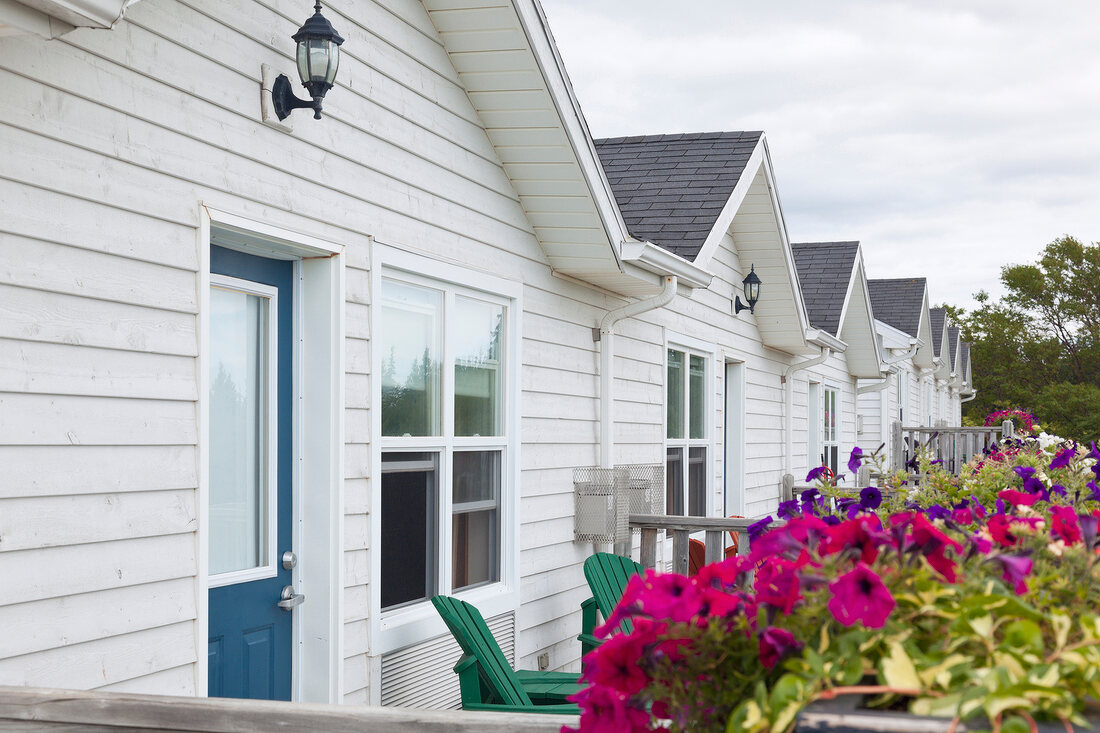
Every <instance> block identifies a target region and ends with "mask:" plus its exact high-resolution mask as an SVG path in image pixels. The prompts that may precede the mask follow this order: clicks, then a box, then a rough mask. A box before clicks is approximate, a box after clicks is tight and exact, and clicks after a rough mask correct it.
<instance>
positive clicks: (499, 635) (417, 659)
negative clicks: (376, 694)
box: [382, 613, 516, 710]
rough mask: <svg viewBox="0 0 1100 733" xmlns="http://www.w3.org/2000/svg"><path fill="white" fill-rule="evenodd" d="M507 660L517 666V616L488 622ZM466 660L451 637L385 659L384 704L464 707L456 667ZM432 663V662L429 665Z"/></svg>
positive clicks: (427, 642)
mask: <svg viewBox="0 0 1100 733" xmlns="http://www.w3.org/2000/svg"><path fill="white" fill-rule="evenodd" d="M486 623H487V624H488V626H489V630H490V631H492V632H493V637H494V638H495V639H496V640H497V643H498V644H499V645H500V650H501V651H502V652H503V653H504V658H505V659H507V660H508V663H509V664H511V665H513V667H514V666H515V657H516V655H515V648H516V646H515V616H514V615H513V614H511V613H506V614H502V615H500V616H496V617H494V618H490V619H486ZM461 656H462V650H461V649H460V648H459V646H458V642H456V641H455V640H454V637H453V636H451V635H450V634H446V635H445V636H437V637H435V638H434V639H429V640H428V641H424V642H421V643H419V644H416V645H414V646H411V647H407V648H405V649H401V650H398V651H395V652H392V653H390V654H386V655H384V656H383V657H382V704H383V705H392V706H395V707H408V708H454V709H456V710H457V709H458V708H459V707H460V706H461V698H460V696H459V692H458V675H457V674H455V673H454V665H455V664H456V663H457V662H458V660H459V658H460V657H461ZM429 662H432V663H431V664H429Z"/></svg>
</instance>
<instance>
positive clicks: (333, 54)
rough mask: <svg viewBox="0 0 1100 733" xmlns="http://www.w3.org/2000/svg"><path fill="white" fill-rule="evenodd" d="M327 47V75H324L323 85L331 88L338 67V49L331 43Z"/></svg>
mask: <svg viewBox="0 0 1100 733" xmlns="http://www.w3.org/2000/svg"><path fill="white" fill-rule="evenodd" d="M328 45H329V62H328V74H326V75H325V83H326V84H328V85H329V86H332V85H333V84H334V83H336V69H337V68H339V66H340V47H339V46H337V45H336V44H335V43H333V42H332V41H329V42H328Z"/></svg>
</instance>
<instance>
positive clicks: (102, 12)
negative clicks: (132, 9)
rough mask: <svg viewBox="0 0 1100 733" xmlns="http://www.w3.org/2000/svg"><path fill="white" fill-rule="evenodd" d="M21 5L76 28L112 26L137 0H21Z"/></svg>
mask: <svg viewBox="0 0 1100 733" xmlns="http://www.w3.org/2000/svg"><path fill="white" fill-rule="evenodd" d="M21 2H22V4H23V5H26V6H27V7H29V8H31V9H33V10H37V11H38V12H40V13H43V14H45V15H48V16H50V17H51V18H57V19H58V20H61V21H63V22H65V23H68V24H69V25H72V26H76V27H78V28H112V27H114V25H115V23H117V22H118V21H119V20H121V19H122V14H123V12H125V10H126V7H127V6H129V5H133V4H134V3H135V2H137V0H21Z"/></svg>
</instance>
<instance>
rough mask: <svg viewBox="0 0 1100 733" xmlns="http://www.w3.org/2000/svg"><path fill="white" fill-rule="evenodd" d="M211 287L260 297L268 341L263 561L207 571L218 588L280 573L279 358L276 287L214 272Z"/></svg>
mask: <svg viewBox="0 0 1100 733" xmlns="http://www.w3.org/2000/svg"><path fill="white" fill-rule="evenodd" d="M210 287H211V288H218V289H219V290H229V291H232V292H235V293H244V294H245V295H255V296H257V297H259V298H262V299H263V302H264V309H265V311H266V313H265V314H264V317H265V319H266V324H267V339H266V341H267V343H266V344H265V348H264V351H265V355H264V356H265V359H266V363H265V364H264V379H265V380H267V384H266V385H265V386H266V390H265V394H264V400H265V401H266V404H265V405H264V415H265V419H266V422H265V424H264V425H263V427H262V428H261V430H262V435H263V440H264V452H265V453H266V455H265V460H264V476H263V484H264V486H263V492H264V505H265V506H264V512H265V516H264V523H265V526H264V527H263V528H262V529H263V531H264V532H265V533H266V535H267V536H266V537H265V538H264V543H263V544H264V549H263V556H264V557H263V559H264V564H263V565H260V566H259V567H255V568H247V569H245V570H233V571H230V572H227V573H209V574H208V575H207V586H208V587H210V588H220V587H222V586H226V585H236V584H237V583H247V582H250V581H253V580H264V579H266V578H274V577H275V576H276V575H278V574H279V569H278V567H276V562H277V559H276V555H277V554H278V547H277V543H278V534H279V533H278V526H279V491H278V488H279V487H278V485H277V478H278V475H279V398H278V386H279V358H278V352H277V348H276V345H277V338H278V334H279V291H278V290H277V289H276V288H273V287H271V286H270V285H264V284H263V283H257V282H252V281H251V280H242V279H241V278H236V277H229V276H228V275H218V274H216V273H211V275H210Z"/></svg>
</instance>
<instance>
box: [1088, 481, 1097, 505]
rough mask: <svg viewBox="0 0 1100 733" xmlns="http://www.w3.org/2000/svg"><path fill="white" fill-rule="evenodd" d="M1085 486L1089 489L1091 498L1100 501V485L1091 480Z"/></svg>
mask: <svg viewBox="0 0 1100 733" xmlns="http://www.w3.org/2000/svg"><path fill="white" fill-rule="evenodd" d="M1085 488H1087V489H1088V490H1089V498H1090V499H1092V500H1093V501H1100V486H1097V485H1096V482H1095V481H1089V482H1088V483H1087V484H1085Z"/></svg>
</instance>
